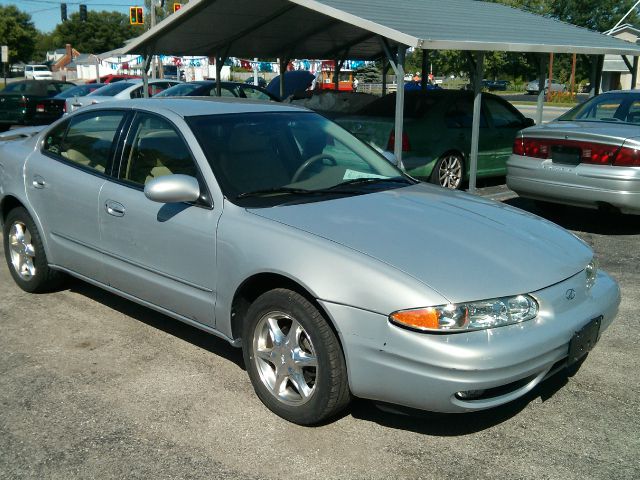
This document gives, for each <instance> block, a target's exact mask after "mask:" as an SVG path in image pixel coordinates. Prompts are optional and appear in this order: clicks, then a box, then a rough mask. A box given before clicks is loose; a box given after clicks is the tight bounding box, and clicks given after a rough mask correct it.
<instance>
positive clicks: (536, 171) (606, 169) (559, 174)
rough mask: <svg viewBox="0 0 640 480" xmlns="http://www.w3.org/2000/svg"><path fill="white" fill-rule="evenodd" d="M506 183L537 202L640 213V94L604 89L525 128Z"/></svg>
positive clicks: (518, 142)
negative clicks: (558, 114) (545, 121)
mask: <svg viewBox="0 0 640 480" xmlns="http://www.w3.org/2000/svg"><path fill="white" fill-rule="evenodd" d="M507 185H508V186H509V188H511V189H512V190H514V191H515V192H516V193H518V195H520V196H523V197H528V198H532V199H535V200H539V201H546V202H553V203H561V204H566V205H575V206H579V207H588V208H605V209H616V210H619V211H621V212H622V213H629V214H640V92H638V91H625V92H622V91H615V92H607V93H605V94H602V95H599V96H597V97H594V98H592V99H590V100H588V101H587V102H585V103H583V104H581V105H578V106H577V107H575V108H574V109H572V110H570V111H569V112H567V113H566V114H564V115H562V116H561V117H559V118H558V119H557V120H555V121H553V122H550V123H548V124H545V125H541V126H536V127H531V128H527V129H525V130H523V131H522V132H521V134H520V135H518V137H517V138H516V140H515V142H514V146H513V154H512V155H511V157H510V158H509V160H508V161H507Z"/></svg>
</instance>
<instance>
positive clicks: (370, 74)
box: [355, 65, 382, 83]
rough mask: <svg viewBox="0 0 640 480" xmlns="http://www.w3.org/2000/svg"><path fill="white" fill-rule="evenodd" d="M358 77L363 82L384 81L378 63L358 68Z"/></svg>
mask: <svg viewBox="0 0 640 480" xmlns="http://www.w3.org/2000/svg"><path fill="white" fill-rule="evenodd" d="M355 73H356V78H357V79H358V81H359V82H363V83H379V82H381V81H382V73H381V71H380V67H379V66H378V65H365V66H363V67H360V68H358V69H357V70H356V71H355Z"/></svg>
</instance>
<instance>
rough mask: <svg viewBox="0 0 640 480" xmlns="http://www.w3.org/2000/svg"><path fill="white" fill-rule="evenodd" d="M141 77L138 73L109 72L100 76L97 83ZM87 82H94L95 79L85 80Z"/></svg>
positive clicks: (139, 78) (138, 78)
mask: <svg viewBox="0 0 640 480" xmlns="http://www.w3.org/2000/svg"><path fill="white" fill-rule="evenodd" d="M141 79H142V77H141V76H140V75H127V74H115V73H110V74H109V75H103V76H101V77H100V82H98V83H107V84H109V83H115V82H121V81H123V80H141ZM87 83H96V79H95V78H94V79H93V80H89V81H87Z"/></svg>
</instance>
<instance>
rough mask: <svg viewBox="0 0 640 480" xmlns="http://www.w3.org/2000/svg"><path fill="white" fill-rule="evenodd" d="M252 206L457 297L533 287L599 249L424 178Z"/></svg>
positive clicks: (561, 275) (569, 271)
mask: <svg viewBox="0 0 640 480" xmlns="http://www.w3.org/2000/svg"><path fill="white" fill-rule="evenodd" d="M249 211H250V212H251V213H253V214H255V215H259V216H261V217H264V218H267V219H271V220H273V221H276V222H280V223H282V224H285V225H288V226H290V227H294V228H297V229H300V230H303V231H305V232H308V233H310V234H313V235H317V236H319V237H323V238H325V239H327V240H330V241H332V242H336V243H338V244H341V245H343V246H345V247H348V248H351V249H353V250H356V251H358V252H361V253H363V254H364V255H367V256H369V257H373V258H375V259H377V260H379V261H381V262H383V263H385V264H388V265H390V266H392V267H394V268H396V269H398V270H401V271H403V272H404V273H406V274H408V275H410V276H412V277H413V278H415V279H417V280H419V281H421V282H422V283H424V284H426V285H428V286H429V287H430V288H431V289H433V290H435V291H436V292H438V293H439V294H440V295H442V296H444V297H445V298H447V300H448V301H450V302H454V303H455V302H462V301H472V300H480V299H487V298H494V297H501V296H507V295H517V294H521V293H528V292H534V291H536V290H539V289H541V288H544V287H547V286H549V285H553V284H555V283H557V282H560V281H562V280H564V279H566V278H568V277H570V276H572V275H574V274H576V273H578V272H579V271H580V270H582V269H584V268H585V266H586V265H587V264H588V263H589V261H590V260H591V258H592V255H593V252H592V251H591V249H590V248H589V247H588V246H587V245H586V244H585V243H584V242H582V241H581V240H579V239H578V238H577V237H575V236H574V235H572V234H571V233H569V232H567V231H566V230H564V229H562V228H561V227H558V226H557V225H555V224H553V223H551V222H548V221H546V220H544V219H541V218H539V217H537V216H535V215H532V214H530V213H527V212H524V211H522V210H519V209H516V208H513V207H509V206H508V205H505V204H502V203H497V202H493V201H490V200H487V199H483V198H480V197H476V196H473V195H468V194H465V193H462V192H451V191H447V190H444V189H441V188H439V187H435V186H430V185H425V184H417V185H413V186H408V187H403V188H398V189H392V190H387V191H383V192H377V193H371V194H366V195H359V196H353V197H347V198H341V199H336V200H328V201H321V202H314V203H305V204H298V205H286V206H279V207H273V208H262V209H251V210H249Z"/></svg>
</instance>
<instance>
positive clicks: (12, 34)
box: [0, 5, 38, 63]
mask: <svg viewBox="0 0 640 480" xmlns="http://www.w3.org/2000/svg"><path fill="white" fill-rule="evenodd" d="M37 33H38V31H37V30H36V28H35V27H34V25H33V22H32V21H31V15H29V14H28V13H25V12H23V11H21V10H19V9H18V8H17V7H16V6H15V5H7V6H0V44H2V45H7V46H8V47H9V63H16V62H25V63H26V62H29V61H30V60H31V56H32V55H33V51H34V48H35V39H36V35H37Z"/></svg>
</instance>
